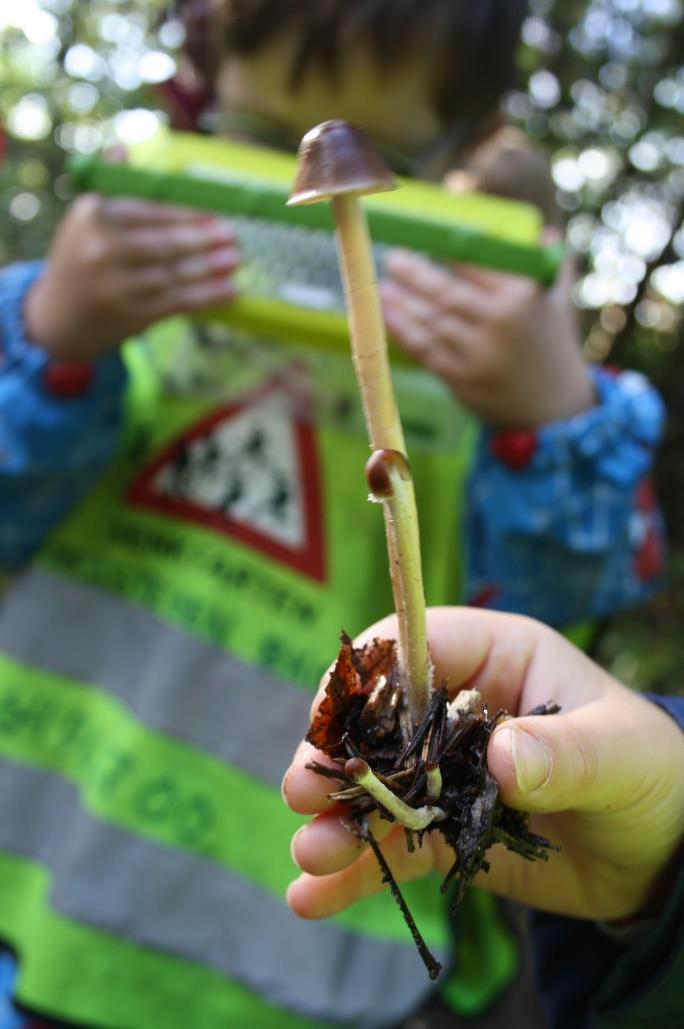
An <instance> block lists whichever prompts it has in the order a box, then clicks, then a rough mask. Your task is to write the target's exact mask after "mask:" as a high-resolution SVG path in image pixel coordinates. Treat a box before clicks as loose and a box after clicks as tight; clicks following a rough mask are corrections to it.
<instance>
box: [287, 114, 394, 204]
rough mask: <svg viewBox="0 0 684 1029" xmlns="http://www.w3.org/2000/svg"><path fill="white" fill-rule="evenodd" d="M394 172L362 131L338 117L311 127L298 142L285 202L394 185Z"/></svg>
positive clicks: (312, 201) (303, 201)
mask: <svg viewBox="0 0 684 1029" xmlns="http://www.w3.org/2000/svg"><path fill="white" fill-rule="evenodd" d="M395 187H396V183H395V181H394V176H393V175H392V173H391V172H390V170H389V169H388V167H387V166H386V164H385V163H384V161H383V160H382V159H381V157H380V156H379V155H378V154H377V153H376V151H375V150H374V149H373V147H372V146H371V144H370V143H369V142H368V140H367V139H366V137H365V136H364V134H363V132H361V130H360V129H357V128H356V126H355V125H350V124H349V123H348V122H346V121H343V120H342V119H341V118H336V119H333V120H332V121H324V122H323V123H322V124H321V125H317V126H316V127H315V128H313V129H310V131H309V132H307V134H306V135H305V136H304V138H303V139H302V141H301V143H300V145H299V154H298V161H297V175H296V178H295V183H294V187H293V190H292V194H291V196H290V199H289V200H288V205H291V206H295V205H297V204H316V203H318V202H319V201H321V200H331V199H332V198H333V197H336V196H347V195H349V194H356V195H357V196H361V195H362V194H365V193H382V192H384V191H386V190H389V189H395Z"/></svg>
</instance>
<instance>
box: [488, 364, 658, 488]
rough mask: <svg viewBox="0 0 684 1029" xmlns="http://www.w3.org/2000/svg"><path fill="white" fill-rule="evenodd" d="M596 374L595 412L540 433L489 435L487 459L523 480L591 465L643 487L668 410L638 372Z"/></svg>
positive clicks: (610, 478)
mask: <svg viewBox="0 0 684 1029" xmlns="http://www.w3.org/2000/svg"><path fill="white" fill-rule="evenodd" d="M590 374H591V377H592V380H593V383H594V388H595V390H596V397H597V402H596V404H595V405H594V406H593V407H591V408H589V410H587V411H582V412H581V413H580V414H577V415H575V416H574V417H572V418H568V419H565V420H563V421H559V422H552V423H551V424H549V425H544V426H542V427H541V428H540V429H538V430H536V431H535V430H527V431H507V430H498V431H497V430H493V429H485V430H484V433H483V439H482V451H483V453H482V459H483V460H489V461H493V462H495V463H497V464H499V465H500V466H501V467H502V469H505V470H506V471H508V472H512V473H516V474H517V475H522V474H525V475H529V476H539V475H548V474H549V473H551V472H554V471H559V470H561V469H563V468H568V467H571V466H573V465H575V466H578V465H586V466H589V465H590V466H591V467H592V469H593V471H594V474H596V475H597V476H599V477H600V478H602V479H604V480H606V481H610V482H613V483H615V484H616V485H620V486H624V485H629V484H630V483H636V482H638V481H639V480H640V479H641V477H642V476H643V475H644V474H645V473H646V471H647V470H648V468H649V467H650V464H651V460H652V451H653V449H654V447H655V446H656V445H657V444H658V442H659V441H660V438H661V435H662V431H663V425H664V420H665V409H664V404H663V402H662V400H661V398H660V396H659V395H658V393H657V392H656V390H655V389H654V388H653V386H652V385H651V384H650V383H649V382H648V380H647V379H646V378H645V377H644V376H643V375H640V374H639V373H638V372H632V371H626V372H621V373H619V374H618V373H615V372H612V371H610V370H607V369H605V368H599V367H592V368H590Z"/></svg>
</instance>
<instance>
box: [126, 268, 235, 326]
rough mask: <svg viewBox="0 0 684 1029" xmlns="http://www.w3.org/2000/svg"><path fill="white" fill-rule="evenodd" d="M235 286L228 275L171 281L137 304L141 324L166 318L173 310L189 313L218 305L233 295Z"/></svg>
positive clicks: (231, 298)
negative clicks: (152, 295)
mask: <svg viewBox="0 0 684 1029" xmlns="http://www.w3.org/2000/svg"><path fill="white" fill-rule="evenodd" d="M236 295H237V290H236V288H235V286H234V285H233V283H232V281H231V279H230V277H229V276H225V277H217V278H213V279H203V280H201V281H200V282H191V283H187V284H185V285H182V284H181V285H178V284H174V286H173V287H168V288H167V289H166V290H164V292H162V293H161V294H159V296H157V297H155V298H154V299H150V300H149V301H148V302H147V303H146V304H144V305H142V304H141V311H140V314H141V318H144V319H145V324H148V325H149V324H152V322H155V321H159V320H160V319H162V318H170V317H171V316H172V315H175V314H193V313H194V312H196V311H201V310H204V309H205V308H210V307H220V306H221V305H222V304H227V303H230V301H231V300H234V299H235V296H236Z"/></svg>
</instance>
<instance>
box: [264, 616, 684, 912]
mask: <svg viewBox="0 0 684 1029" xmlns="http://www.w3.org/2000/svg"><path fill="white" fill-rule="evenodd" d="M428 631H429V640H430V650H431V655H432V658H433V660H434V663H435V666H436V680H437V681H438V682H441V681H444V680H446V681H447V682H448V684H449V687H450V689H451V690H452V691H454V692H456V691H457V690H458V689H459V688H460V687H462V686H466V685H467V686H468V688H476V689H478V690H479V691H480V692H481V693H482V694H483V696H484V697H485V699H486V701H487V703H488V705H489V709H490V711H496V710H497V709H498V708H500V707H503V708H506V709H507V710H508V711H510V712H511V713H513V714H522V713H524V712H526V711H530V710H532V708H534V707H535V706H536V705H538V704H541V703H544V702H545V701H548V700H553V701H555V702H557V703H558V704H560V705H561V708H562V710H561V713H560V714H558V715H545V716H529V717H519V718H517V719H516V720H514V721H506V722H504V723H503V724H502V725H500V726H499V728H498V729H496V731H495V732H494V734H493V735H492V738H491V740H490V743H489V749H488V753H487V758H488V763H489V769H490V771H491V772H492V774H493V775H494V776H495V778H496V779H497V781H498V783H499V786H500V788H501V795H502V799H503V800H504V801H505V802H506V803H507V804H509V805H510V806H511V807H514V808H517V809H520V810H524V811H530V812H532V813H533V818H532V829H533V831H534V832H538V833H540V834H541V835H542V836H545V837H547V839H550V840H551V841H552V842H554V843H557V844H560V845H561V847H562V850H561V851H560V853H552V854H551V855H550V857H549V860H548V862H546V863H545V862H535V863H533V864H531V863H529V862H527V861H524V860H523V859H522V858H520V857H519V856H518V855H516V854H512V853H510V852H508V851H507V850H505V848H504V847H503V846H502V845H497V846H496V847H493V848H492V849H491V850H490V851H489V852H488V860H490V861H491V870H490V871H489V873H487V874H484V873H481V874H480V875H479V876H477V878H476V879H475V882H476V884H477V885H478V886H482V887H484V888H486V889H489V890H491V891H492V892H494V893H497V894H500V895H503V896H507V897H510V898H512V899H513V900H516V901H518V902H521V903H525V904H528V905H531V906H533V907H538V908H541V909H542V910H546V911H553V912H557V913H559V914H563V915H569V916H574V917H579V918H591V919H603V920H613V919H623V918H628V917H631V916H634V915H638V914H639V913H641V912H646V913H648V912H650V911H651V910H655V909H656V908H657V906H658V903H659V900H660V895H661V891H662V890H663V888H664V887H665V888H666V885H667V869H668V864H669V862H670V861H671V860H672V859H673V857H674V856H675V854H676V852H677V848H678V846H679V844H680V843H681V842H682V839H683V837H684V734H683V733H682V732H681V730H680V729H679V728H678V726H677V724H676V722H675V721H674V720H673V719H671V718H670V717H669V715H667V714H666V713H665V712H664V711H662V710H661V709H660V708H658V707H656V706H655V705H654V704H652V703H651V702H649V701H647V700H645V699H643V698H642V697H639V696H638V695H637V694H635V693H633V692H632V691H631V690H628V689H626V688H625V687H624V686H621V685H620V684H619V683H618V682H616V681H615V680H614V679H612V678H611V677H610V676H609V675H607V674H606V673H605V672H603V671H602V670H601V669H600V668H598V666H597V665H595V664H593V662H591V661H590V660H589V659H588V658H587V657H585V656H584V655H583V654H582V653H581V652H580V651H579V650H576V649H575V648H574V647H573V646H571V645H570V644H569V643H568V642H567V641H566V640H564V639H563V638H562V637H561V636H559V635H557V634H556V633H555V632H553V631H552V630H551V629H548V628H546V627H545V626H542V625H541V624H540V623H538V622H534V621H532V620H531V619H528V618H522V617H518V616H514V615H506V614H499V613H495V612H488V611H487V612H485V611H477V610H474V609H466V608H460V609H459V608H435V609H433V610H431V611H429V613H428ZM373 636H380V637H395V636H396V619H395V618H394V617H392V618H389V619H385V620H384V621H383V622H380V623H379V624H377V625H375V626H373V627H372V628H371V629H369V630H368V631H367V632H366V633H364V638H365V639H368V638H372V637H373ZM320 696H321V694H320V693H319V698H320ZM312 758H316V759H318V760H321V761H322V762H323V763H327V764H329V763H330V762H329V761H328V760H327V758H325V757H323V756H322V755H321V754H320V753H318V752H317V751H314V750H313V748H312V747H311V746H310V745H309V744H307V743H303V744H301V745H300V747H299V749H298V751H297V754H296V755H295V759H294V763H293V765H292V767H291V768H290V769H289V771H288V773H287V775H286V777H285V780H284V783H283V793H284V797H285V800H286V801H287V803H288V804H289V806H290V807H291V808H292V809H293V810H294V811H297V812H299V813H301V814H307V815H313V814H315V815H316V817H315V818H314V820H313V821H312V822H311V823H309V824H308V825H306V826H305V827H304V828H302V829H300V830H299V832H298V833H297V835H296V836H295V837H294V840H293V844H292V852H293V857H294V860H295V861H296V863H297V864H298V865H299V867H300V868H301V869H303V874H302V875H301V876H300V877H299V878H298V879H297V880H296V881H295V882H294V883H292V885H291V886H290V889H289V893H288V899H289V903H290V906H291V907H292V909H293V910H294V911H295V912H296V913H297V914H299V915H301V916H303V917H305V918H322V917H326V916H328V915H332V914H334V913H335V912H337V911H341V910H342V909H344V908H346V907H348V906H349V905H350V904H352V903H354V901H356V900H359V899H361V898H362V897H365V896H367V895H368V894H371V893H375V892H377V891H378V890H380V889H381V888H382V885H383V884H382V873H381V872H380V870H379V869H378V867H377V864H376V862H375V858H374V856H373V854H372V853H371V852H370V851H369V850H367V849H365V848H364V847H362V846H361V845H360V844H359V843H358V841H357V840H356V838H355V837H354V836H353V835H351V833H350V832H348V831H347V830H346V829H345V828H344V827H343V825H342V823H341V821H340V817H339V816H340V806H339V805H336V806H333V805H331V804H330V802H329V801H328V800H327V794H328V793H329V792H330V790H331V786H332V785H334V784H331V783H330V782H329V781H328V780H327V779H324V778H322V777H321V776H319V775H317V774H316V773H314V772H312V771H308V770H307V769H306V768H305V764H306V763H307V762H309V761H311V759H312ZM319 812H320V813H319ZM373 829H374V833H375V834H376V836H377V838H378V839H381V840H384V842H383V851H384V853H385V855H386V857H387V860H388V862H389V865H390V867H391V869H392V871H393V873H394V875H395V876H396V878H397V881H399V882H401V881H408V880H410V879H416V878H419V877H421V876H423V875H426V874H427V873H428V872H430V871H431V870H433V869H437V871H438V872H440V873H441V874H445V873H446V872H447V871H448V869H449V868H450V867H451V865H452V863H453V859H454V858H453V852H452V851H451V850H450V849H449V848H448V847H447V845H446V844H445V843H444V840H443V838H442V837H441V836H440V834H439V833H438V832H436V831H435V832H431V833H428V834H426V836H425V838H424V841H423V846H422V847H420V848H416V851H415V853H413V854H410V853H409V852H408V850H407V848H406V843H405V837H404V832H403V830H402V829H398V828H396V827H392V826H391V825H390V824H389V823H388V822H386V821H382V820H380V819H379V818H378V819H377V821H376V822H374V823H373Z"/></svg>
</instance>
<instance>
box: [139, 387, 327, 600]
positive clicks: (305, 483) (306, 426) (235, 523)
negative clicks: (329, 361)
mask: <svg viewBox="0 0 684 1029" xmlns="http://www.w3.org/2000/svg"><path fill="white" fill-rule="evenodd" d="M127 500H128V502H129V503H131V504H134V505H135V506H138V507H143V508H147V509H149V510H153V511H155V512H157V513H159V514H163V515H166V516H167V517H171V518H176V519H181V520H184V521H190V522H194V523H196V524H199V525H202V526H203V527H205V528H207V529H211V530H213V531H215V532H220V533H223V534H225V535H227V536H230V537H232V538H233V539H235V540H238V541H239V542H241V543H243V544H245V545H247V546H249V547H251V548H253V549H255V550H258V551H261V552H262V553H263V554H265V555H266V556H267V557H269V558H271V559H272V560H275V561H277V562H279V563H282V564H284V565H287V566H289V567H290V568H292V569H294V570H296V571H298V572H301V573H302V574H304V575H306V576H308V577H310V578H313V579H316V580H318V581H324V579H325V551H324V544H323V511H322V502H321V488H320V472H319V460H318V452H317V446H316V438H315V434H314V431H313V426H312V425H311V423H310V422H309V421H308V420H307V419H306V418H305V417H304V416H303V415H302V412H301V410H300V409H299V408H298V405H297V404H296V403H295V402H294V401H293V399H292V397H291V396H290V395H289V393H288V392H287V390H286V389H285V388H284V387H283V386H282V385H279V384H277V383H276V384H272V385H270V386H268V387H265V388H263V389H260V390H258V391H257V392H255V393H252V394H250V395H249V396H247V397H244V398H242V399H240V400H238V401H236V402H233V403H231V404H229V405H227V406H224V407H222V408H220V409H218V410H215V411H213V412H212V413H211V414H210V415H208V416H207V417H205V418H203V419H202V420H201V421H200V422H199V423H198V424H196V425H194V426H193V427H192V428H191V429H189V430H186V431H185V432H184V433H183V435H182V436H181V437H179V438H178V439H176V440H175V441H174V442H173V443H171V445H170V446H168V447H166V449H165V450H164V451H163V452H162V453H161V454H159V455H157V457H156V458H155V459H154V460H153V461H152V463H151V464H150V465H148V466H147V467H146V468H145V469H143V471H142V472H141V473H140V474H139V475H138V477H137V478H136V479H135V480H134V482H133V483H132V485H131V486H130V488H129V490H128V493H127Z"/></svg>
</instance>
